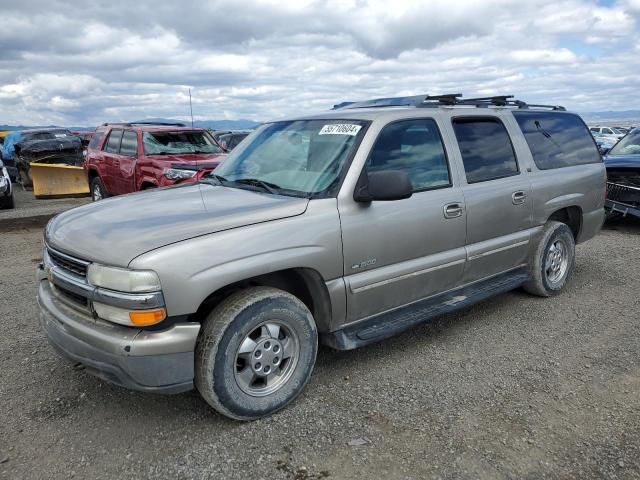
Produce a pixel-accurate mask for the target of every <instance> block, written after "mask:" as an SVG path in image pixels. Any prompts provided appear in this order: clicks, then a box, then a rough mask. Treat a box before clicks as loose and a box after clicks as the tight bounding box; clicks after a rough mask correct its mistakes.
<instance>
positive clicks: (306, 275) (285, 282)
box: [194, 268, 331, 332]
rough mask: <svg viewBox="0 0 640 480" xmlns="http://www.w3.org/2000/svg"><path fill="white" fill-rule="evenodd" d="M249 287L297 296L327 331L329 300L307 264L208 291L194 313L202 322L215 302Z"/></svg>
mask: <svg viewBox="0 0 640 480" xmlns="http://www.w3.org/2000/svg"><path fill="white" fill-rule="evenodd" d="M250 287H273V288H278V289H280V290H284V291H285V292H288V293H290V294H291V295H293V296H295V297H297V298H298V299H299V300H300V301H301V302H302V303H304V304H305V305H306V306H307V308H308V309H309V311H311V313H312V315H313V318H314V319H315V321H316V325H317V327H318V331H321V332H322V331H328V330H329V325H330V324H331V300H330V298H329V292H328V291H327V287H326V286H325V284H324V280H323V279H322V276H321V275H320V274H319V273H318V272H316V271H315V270H313V269H310V268H291V269H287V270H280V271H278V272H272V273H267V274H265V275H258V276H256V277H252V278H248V279H246V280H241V281H239V282H235V283H232V284H231V285H227V286H225V287H222V288H220V289H219V290H217V291H215V292H213V293H212V294H211V295H209V296H208V297H207V298H206V299H205V300H204V301H203V302H202V304H201V305H200V307H199V308H198V311H197V312H196V313H195V319H194V320H196V321H199V322H202V321H204V319H205V318H206V316H207V315H208V314H209V313H210V312H211V310H212V309H213V308H215V306H216V305H218V304H219V303H220V302H221V301H222V300H224V299H225V298H227V297H228V296H229V295H231V294H233V293H235V292H237V291H239V290H242V289H245V288H250Z"/></svg>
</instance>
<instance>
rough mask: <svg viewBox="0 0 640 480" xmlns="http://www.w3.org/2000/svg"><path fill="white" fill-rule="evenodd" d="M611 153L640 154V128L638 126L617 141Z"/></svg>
mask: <svg viewBox="0 0 640 480" xmlns="http://www.w3.org/2000/svg"><path fill="white" fill-rule="evenodd" d="M609 155H640V128H636V129H635V130H633V131H632V132H630V133H628V134H627V136H626V137H624V138H623V139H622V140H620V141H619V142H618V143H616V145H615V146H614V147H613V148H612V149H611V151H610V152H609Z"/></svg>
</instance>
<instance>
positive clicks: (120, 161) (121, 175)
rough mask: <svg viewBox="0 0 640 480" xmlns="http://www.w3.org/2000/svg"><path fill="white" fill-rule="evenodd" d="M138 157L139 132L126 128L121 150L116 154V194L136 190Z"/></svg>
mask: <svg viewBox="0 0 640 480" xmlns="http://www.w3.org/2000/svg"><path fill="white" fill-rule="evenodd" d="M137 158H138V134H137V133H136V132H135V131H133V130H125V131H124V133H123V135H122V141H121V143H120V150H119V152H118V154H117V155H116V156H114V175H116V177H115V181H114V184H115V187H116V191H115V192H114V193H116V194H123V193H131V192H135V191H136V185H135V171H136V161H137Z"/></svg>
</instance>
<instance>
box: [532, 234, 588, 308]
mask: <svg viewBox="0 0 640 480" xmlns="http://www.w3.org/2000/svg"><path fill="white" fill-rule="evenodd" d="M575 254H576V247H575V240H574V238H573V233H572V232H571V229H570V228H569V227H568V226H567V225H566V224H565V223H561V222H547V224H546V225H545V226H544V230H543V233H542V237H541V238H540V241H539V243H538V246H537V247H536V249H535V251H534V252H533V254H532V258H531V259H530V260H529V266H530V268H531V278H530V280H529V281H528V282H527V283H526V284H525V286H524V289H525V290H526V291H527V292H529V293H532V294H534V295H538V296H541V297H550V296H552V295H557V294H559V293H560V292H561V291H562V289H563V288H564V287H565V285H566V284H567V282H568V281H569V278H570V277H571V274H572V273H573V270H574V267H575Z"/></svg>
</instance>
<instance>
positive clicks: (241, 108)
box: [0, 0, 640, 124]
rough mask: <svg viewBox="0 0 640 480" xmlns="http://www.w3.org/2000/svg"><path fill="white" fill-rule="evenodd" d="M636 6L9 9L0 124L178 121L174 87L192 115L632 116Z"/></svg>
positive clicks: (497, 2) (39, 2) (145, 0)
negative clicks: (369, 109) (464, 104)
mask: <svg viewBox="0 0 640 480" xmlns="http://www.w3.org/2000/svg"><path fill="white" fill-rule="evenodd" d="M638 1H639V0H622V1H620V2H618V3H616V4H614V5H613V6H611V7H604V6H601V5H597V4H595V3H594V2H592V1H587V0H560V1H551V0H539V1H537V2H522V1H516V0H490V1H483V2H478V1H462V0H457V1H456V0H432V1H429V2H424V1H410V0H395V1H394V2H393V4H392V5H391V6H390V4H389V3H388V2H381V1H368V2H367V1H364V0H329V1H320V0H305V1H300V2H279V1H275V0H272V1H266V0H255V1H249V0H247V1H244V2H231V1H227V0H225V1H214V2H206V3H202V2H196V1H195V0H183V2H181V4H179V5H176V4H174V3H172V2H152V1H151V0H139V1H137V2H135V3H131V2H124V1H118V0H113V1H111V2H104V3H100V4H98V3H97V2H95V4H86V5H84V6H83V7H82V8H77V6H75V5H73V4H72V3H69V4H67V3H66V2H64V1H63V0H59V1H58V2H56V8H55V9H54V8H51V4H50V2H45V1H44V0H23V1H22V2H20V3H19V4H18V3H14V4H11V5H7V6H3V11H2V21H3V29H0V45H2V48H1V49H0V112H2V115H1V116H0V123H31V124H33V123H52V122H57V123H65V124H97V123H99V122H103V121H106V120H131V119H137V118H141V117H147V116H148V117H157V116H166V117H181V116H184V115H186V113H187V111H188V96H187V88H188V87H192V93H193V101H194V113H195V114H196V116H197V117H199V118H250V119H254V120H266V119H270V118H278V117H281V116H286V115H295V114H299V113H301V112H304V111H308V110H310V109H311V110H321V109H325V108H329V107H330V106H331V105H333V104H335V103H337V102H340V101H343V100H348V99H362V98H370V97H376V96H392V95H406V94H417V93H423V92H424V93H440V92H453V91H455V92H458V91H461V92H464V93H466V94H482V95H486V94H497V93H507V94H515V95H516V96H518V97H520V98H523V99H525V100H529V101H532V102H549V103H561V104H562V103H564V104H567V106H569V107H570V108H572V109H576V110H581V111H587V110H595V109H602V110H605V109H606V110H608V109H629V108H640V98H638V97H637V95H636V94H635V92H633V91H634V86H635V85H637V73H638V72H639V71H640V56H639V55H638V51H639V49H640V36H639V34H638V21H640V20H638V17H639V16H640V4H639V3H638ZM632 92H633V94H631V93H632ZM630 99H631V102H632V104H629V101H630Z"/></svg>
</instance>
